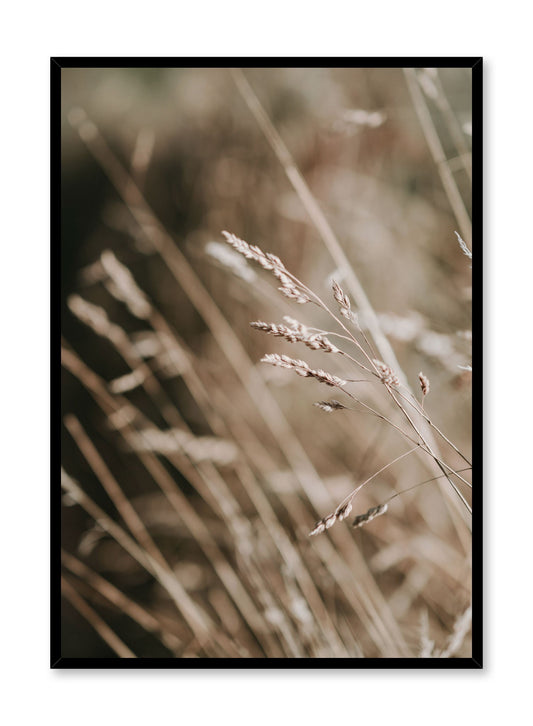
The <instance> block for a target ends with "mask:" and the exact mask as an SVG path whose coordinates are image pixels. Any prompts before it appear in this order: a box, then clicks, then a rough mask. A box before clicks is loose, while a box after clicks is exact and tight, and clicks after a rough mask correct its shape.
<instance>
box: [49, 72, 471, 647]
mask: <svg viewBox="0 0 533 726" xmlns="http://www.w3.org/2000/svg"><path fill="white" fill-rule="evenodd" d="M471 94H472V89H471V71H470V69H461V68H459V69H439V70H436V69H416V70H411V69H405V70H404V69H399V68H390V69H357V68H355V69H354V68H338V69H334V68H316V69H309V68H287V69H279V68H278V69H276V68H272V69H258V68H256V69H245V70H244V71H231V70H229V69H221V68H213V69H195V68H190V69H92V70H91V69H87V70H82V69H63V71H62V241H61V245H62V333H63V339H62V364H63V378H62V421H63V432H62V458H63V469H62V487H63V491H64V495H63V500H62V504H63V506H62V563H63V573H62V575H63V579H62V592H63V595H64V598H63V610H62V651H63V652H62V654H63V656H65V657H126V658H131V657H138V658H142V657H158V656H159V657H169V658H197V657H208V658H220V657H232V658H242V659H246V658H323V657H335V658H337V657H351V658H369V657H377V658H386V657H395V658H403V657H419V658H453V657H470V656H471V633H470V628H471V577H472V572H471V565H472V563H471V506H472V497H471V463H470V462H471V433H472V431H471V429H472V425H471V423H472V411H471V375H472V369H471V338H472V334H471V294H472V290H471V284H472V281H471V274H472V270H471V264H472V262H471V257H472V253H471V250H472V235H471V223H470V218H471V206H472V200H471V182H472V164H471V133H472V119H471V114H472V109H471ZM475 253H476V251H475V250H473V254H474V255H475ZM250 323H254V325H252V326H251V325H250ZM295 373H296V374H297V375H295ZM317 404H318V405H317Z"/></svg>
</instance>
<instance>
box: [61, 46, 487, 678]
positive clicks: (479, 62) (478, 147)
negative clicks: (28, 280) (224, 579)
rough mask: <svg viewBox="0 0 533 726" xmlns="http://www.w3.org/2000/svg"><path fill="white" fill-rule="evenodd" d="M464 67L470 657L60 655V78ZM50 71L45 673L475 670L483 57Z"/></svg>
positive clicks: (73, 62)
mask: <svg viewBox="0 0 533 726" xmlns="http://www.w3.org/2000/svg"><path fill="white" fill-rule="evenodd" d="M122 67H127V68H181V67H183V68H213V67H217V68H234V67H241V68H273V67H288V68H291V67H298V68H300V67H301V68H352V67H353V68H469V69H471V70H472V168H473V175H472V227H473V246H474V247H475V263H473V264H472V280H473V282H472V289H473V296H472V327H473V347H472V361H473V365H472V367H473V369H474V370H475V375H474V376H473V378H472V405H473V411H474V421H473V422H474V423H475V426H473V463H474V471H475V477H474V479H473V482H474V483H473V486H474V487H475V497H474V500H473V501H474V506H473V516H472V563H473V567H472V572H473V574H472V658H450V659H439V658H425V659H422V660H421V659H420V658H275V657H274V658H175V657H168V658H144V657H139V658H98V657H97V658H87V657H79V658H73V657H64V656H63V655H62V646H61V571H62V564H61V500H62V491H61V484H60V471H61V445H60V441H61V428H62V416H61V407H60V406H59V405H58V402H59V401H60V399H61V379H60V371H61V354H60V349H61V314H62V305H63V301H62V292H61V289H62V274H61V269H62V261H63V260H62V250H61V235H62V232H61V217H62V207H61V190H62V175H61V167H62V158H61V153H62V147H61V73H62V70H63V69H73V68H80V69H81V68H122ZM50 69H51V117H50V121H51V190H52V197H51V310H52V318H51V371H52V377H51V412H52V419H51V432H52V433H51V473H50V476H51V542H50V548H51V624H50V628H51V646H50V667H51V668H53V669H58V668H59V669H82V668H90V669H94V668H111V669H116V668H120V669H130V668H132V669H139V668H150V669H153V668H182V669H207V668H209V669H215V668H216V669H220V668H224V669H227V668H233V669H241V668H246V669H250V668H253V669H264V668H295V669H308V668H350V669H352V668H353V669H358V668H364V669H367V668H370V669H385V668H402V669H406V668H423V669H457V668H463V669H479V668H482V667H483V487H482V482H483V445H482V439H483V402H482V388H483V370H482V362H483V361H482V355H481V353H482V350H483V282H482V274H483V59H482V58H480V57H458V58H455V57H454V58H451V57H433V58H432V57H424V58H420V57H412V58H411V57H401V58H386V57H381V58H357V57H354V58H320V57H315V58H208V57H204V58H112V57H110V58H88V57H84V58H75V57H54V58H51V61H50Z"/></svg>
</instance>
